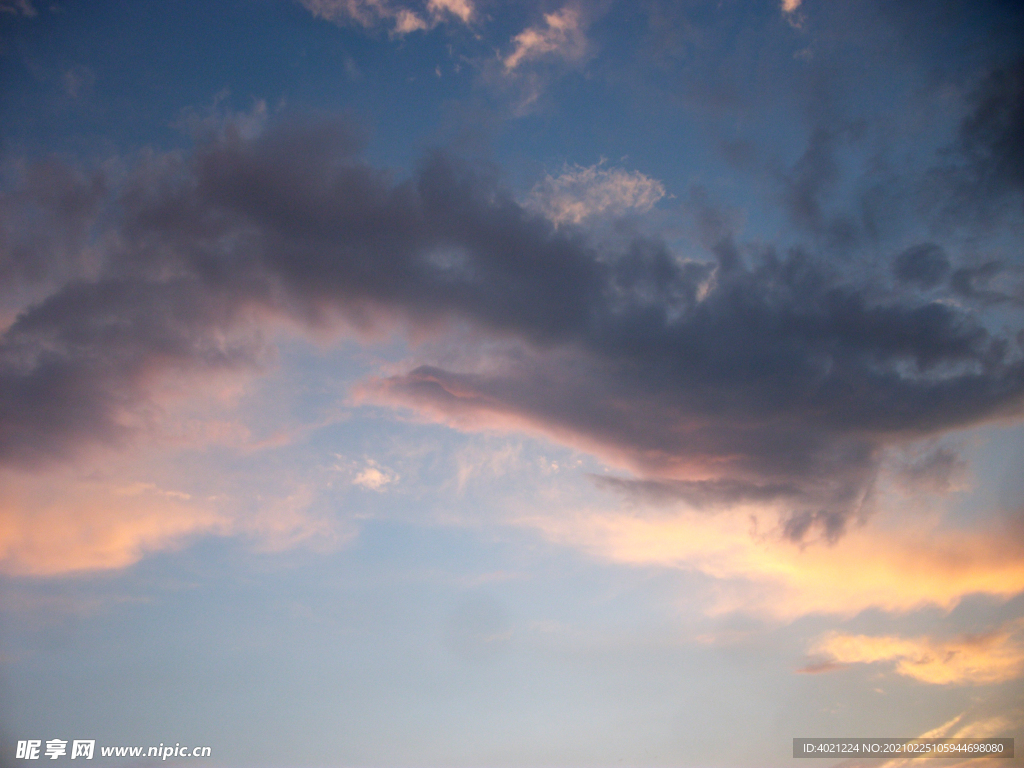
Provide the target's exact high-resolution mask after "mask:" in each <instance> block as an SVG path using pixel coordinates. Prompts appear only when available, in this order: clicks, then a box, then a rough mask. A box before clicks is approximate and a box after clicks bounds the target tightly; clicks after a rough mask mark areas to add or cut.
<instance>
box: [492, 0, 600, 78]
mask: <svg viewBox="0 0 1024 768" xmlns="http://www.w3.org/2000/svg"><path fill="white" fill-rule="evenodd" d="M582 21H583V19H582V15H581V13H580V11H579V9H577V8H574V7H571V6H565V7H564V8H562V9H561V10H560V11H555V12H553V13H546V14H544V24H543V25H537V26H534V27H527V28H526V29H524V30H523V31H522V32H520V33H519V34H518V35H516V36H515V37H514V38H512V42H513V43H514V47H513V50H512V53H510V54H508V55H507V56H506V57H505V58H504V59H502V63H503V64H504V65H505V71H506V72H512V71H514V70H515V69H517V68H518V67H520V66H521V65H522V64H524V63H526V62H531V61H537V60H540V59H546V58H557V59H563V60H565V61H569V62H578V61H581V60H582V59H583V58H585V57H586V55H587V52H588V46H587V38H586V35H585V34H584V28H583V24H582Z"/></svg>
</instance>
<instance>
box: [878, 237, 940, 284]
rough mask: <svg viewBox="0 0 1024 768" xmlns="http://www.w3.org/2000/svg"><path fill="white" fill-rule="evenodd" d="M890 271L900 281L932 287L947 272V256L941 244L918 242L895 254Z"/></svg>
mask: <svg viewBox="0 0 1024 768" xmlns="http://www.w3.org/2000/svg"><path fill="white" fill-rule="evenodd" d="M892 271H893V274H894V275H896V279H898V280H899V281H900V282H903V283H916V284H917V285H920V286H921V287H922V288H934V287H935V286H936V285H938V284H939V283H941V282H942V280H943V279H944V278H945V277H946V275H947V274H949V258H948V257H947V256H946V252H945V251H944V250H943V249H942V247H941V246H939V245H936V244H935V243H920V244H919V245H913V246H911V247H910V248H907V249H906V250H905V251H903V252H902V253H901V254H900V255H899V256H897V257H896V259H895V260H894V262H893V268H892Z"/></svg>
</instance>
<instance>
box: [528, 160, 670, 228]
mask: <svg viewBox="0 0 1024 768" xmlns="http://www.w3.org/2000/svg"><path fill="white" fill-rule="evenodd" d="M664 196H665V186H664V185H663V184H662V183H661V182H660V181H658V180H657V179H652V178H651V177H650V176H646V175H644V174H642V173H640V172H639V171H627V170H626V169H624V168H602V167H600V164H598V165H592V166H589V167H583V166H579V165H574V166H567V167H566V168H565V169H564V170H563V172H562V174H561V175H559V176H556V177H553V176H550V175H546V176H545V177H544V179H543V181H541V182H539V183H538V184H537V185H536V186H535V187H534V188H533V189H532V190H531V192H530V196H529V200H528V203H529V204H530V206H531V207H532V208H534V209H535V210H539V211H540V212H542V213H543V214H544V215H545V216H547V217H548V218H549V219H551V220H552V221H553V222H555V224H565V223H573V224H578V223H580V222H581V221H583V220H584V219H586V218H589V217H591V216H595V215H600V214H606V215H610V216H618V215H622V214H623V213H626V212H627V211H630V210H634V211H638V212H640V213H644V212H646V211H649V210H650V209H651V208H652V207H653V206H654V205H655V204H656V203H657V202H658V201H659V200H661V198H663V197H664Z"/></svg>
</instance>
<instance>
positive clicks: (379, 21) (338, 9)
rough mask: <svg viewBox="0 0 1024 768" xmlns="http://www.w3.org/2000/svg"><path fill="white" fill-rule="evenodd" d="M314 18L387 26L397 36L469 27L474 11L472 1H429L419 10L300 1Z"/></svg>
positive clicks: (375, 0)
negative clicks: (452, 23)
mask: <svg viewBox="0 0 1024 768" xmlns="http://www.w3.org/2000/svg"><path fill="white" fill-rule="evenodd" d="M299 2H301V3H302V5H303V6H305V7H306V9H307V10H308V11H309V12H310V13H312V14H313V15H314V16H317V17H319V18H323V19H326V20H328V21H333V22H337V23H354V24H359V25H361V26H363V27H367V28H372V27H377V26H385V27H389V28H390V32H391V33H392V34H394V35H406V34H409V33H410V32H416V31H420V30H427V29H432V28H433V27H435V26H437V25H438V24H441V23H444V22H446V21H448V20H450V19H451V18H455V19H458V20H459V21H461V22H462V23H463V24H469V23H470V22H471V21H472V20H473V17H474V14H475V9H474V5H473V2H472V0H429V2H428V3H427V4H426V7H425V8H423V7H422V6H420V7H419V8H418V9H417V8H414V7H412V6H410V5H409V4H407V3H394V2H390V1H389V0H299Z"/></svg>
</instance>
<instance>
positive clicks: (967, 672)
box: [811, 620, 1024, 685]
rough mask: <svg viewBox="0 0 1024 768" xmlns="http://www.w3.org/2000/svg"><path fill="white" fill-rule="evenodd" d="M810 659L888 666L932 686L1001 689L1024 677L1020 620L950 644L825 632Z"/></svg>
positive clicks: (1023, 636)
mask: <svg viewBox="0 0 1024 768" xmlns="http://www.w3.org/2000/svg"><path fill="white" fill-rule="evenodd" d="M811 653H813V654H815V655H818V656H823V657H827V658H830V659H832V660H833V661H834V662H836V663H839V664H873V663H876V662H891V663H894V664H895V671H896V672H897V674H900V675H904V676H906V677H912V678H914V679H915V680H920V681H921V682H924V683H933V684H936V685H946V684H963V683H1002V682H1006V681H1007V680H1013V679H1016V678H1017V677H1020V675H1021V673H1022V672H1024V620H1018V621H1015V622H1012V623H1010V624H1008V625H1005V626H1003V627H1001V628H999V629H998V630H996V631H994V632H989V633H986V634H983V635H964V636H962V637H958V638H955V639H953V640H935V639H933V638H929V637H915V638H903V637H895V636H876V637H872V636H868V635H845V634H842V633H838V632H831V633H829V634H827V635H825V636H824V637H822V638H821V639H819V640H818V641H817V642H816V643H815V644H814V645H813V646H812V647H811Z"/></svg>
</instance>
